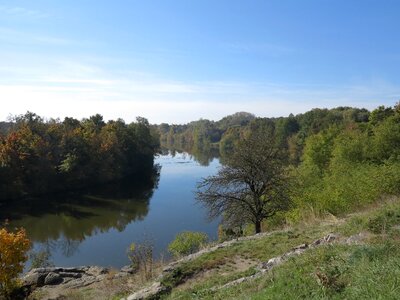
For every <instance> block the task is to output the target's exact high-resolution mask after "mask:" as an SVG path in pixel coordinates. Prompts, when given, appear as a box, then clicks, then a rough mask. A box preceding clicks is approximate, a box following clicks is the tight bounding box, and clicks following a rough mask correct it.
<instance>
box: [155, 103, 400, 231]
mask: <svg viewBox="0 0 400 300" xmlns="http://www.w3.org/2000/svg"><path fill="white" fill-rule="evenodd" d="M227 119H229V120H234V122H232V123H230V124H229V125H227V126H226V127H225V128H224V127H223V126H221V123H224V122H221V121H222V120H227ZM222 120H221V121H217V122H212V121H208V120H200V121H198V122H192V123H189V124H187V125H168V126H169V127H168V126H167V125H165V124H161V125H159V126H158V130H159V133H160V135H161V139H162V140H161V142H162V143H163V142H165V139H166V142H167V143H169V142H171V141H173V142H174V144H175V145H176V141H179V142H182V141H185V142H187V141H189V143H188V144H186V145H185V146H186V147H187V148H189V149H190V147H194V148H196V147H198V145H202V147H203V148H204V149H207V148H208V147H210V146H211V147H214V148H219V151H220V153H221V159H222V162H223V166H222V167H221V169H220V170H219V172H218V173H217V174H216V175H215V176H211V177H208V178H205V179H203V180H202V181H201V182H200V183H199V186H198V191H197V198H198V200H199V201H200V202H201V203H202V204H204V205H205V206H206V207H207V208H208V210H209V213H210V217H216V216H219V215H222V216H223V219H224V223H225V225H226V226H228V227H234V226H238V225H239V226H242V225H244V224H246V223H252V224H254V227H255V231H256V232H260V231H261V227H262V223H264V224H267V223H269V224H270V225H271V224H272V223H274V222H278V223H279V222H296V221H299V220H301V219H304V218H307V217H309V216H310V215H311V214H314V215H315V214H316V215H321V214H325V213H331V214H335V215H337V214H341V213H346V212H349V211H352V210H356V209H358V208H359V207H360V206H363V205H368V204H370V203H373V202H374V201H377V200H379V199H381V198H382V197H387V196H390V195H398V194H399V193H400V150H399V149H400V103H398V104H396V105H395V106H393V107H384V106H380V107H378V108H376V109H375V110H373V111H368V110H366V109H358V108H350V107H339V108H334V109H313V110H311V111H309V112H306V113H304V114H299V115H296V116H294V115H289V116H288V117H282V118H255V117H254V116H251V115H249V114H243V113H240V114H235V115H233V116H230V117H228V118H224V119H222ZM167 128H169V130H168V131H166V130H165V129H167ZM199 132H201V133H202V135H199V134H198V133H199ZM199 136H201V138H200V139H199V138H198V137H199ZM163 139H164V140H163ZM196 145H197V146H196ZM189 151H190V150H189ZM266 220H267V221H266ZM265 226H267V225H265Z"/></svg>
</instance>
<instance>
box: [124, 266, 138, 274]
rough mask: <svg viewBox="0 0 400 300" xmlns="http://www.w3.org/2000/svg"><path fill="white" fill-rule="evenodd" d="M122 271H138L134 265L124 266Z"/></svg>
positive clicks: (129, 272)
mask: <svg viewBox="0 0 400 300" xmlns="http://www.w3.org/2000/svg"><path fill="white" fill-rule="evenodd" d="M121 272H122V273H128V274H134V273H135V272H136V268H134V267H132V266H124V267H122V268H121Z"/></svg>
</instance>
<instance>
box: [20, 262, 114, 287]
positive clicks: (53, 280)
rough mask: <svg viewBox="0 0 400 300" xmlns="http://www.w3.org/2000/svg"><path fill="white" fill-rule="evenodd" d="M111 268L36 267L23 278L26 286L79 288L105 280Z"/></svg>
mask: <svg viewBox="0 0 400 300" xmlns="http://www.w3.org/2000/svg"><path fill="white" fill-rule="evenodd" d="M108 273H109V270H108V269H107V268H102V267H95V266H90V267H88V266H87V267H76V268H36V269H32V270H31V271H29V272H28V273H27V274H25V276H24V277H23V278H22V283H23V285H24V286H29V287H32V288H38V287H43V286H54V285H61V284H62V285H63V286H65V287H67V288H79V287H84V286H87V285H90V284H92V283H95V282H99V281H101V280H104V279H105V277H106V276H107V274H108Z"/></svg>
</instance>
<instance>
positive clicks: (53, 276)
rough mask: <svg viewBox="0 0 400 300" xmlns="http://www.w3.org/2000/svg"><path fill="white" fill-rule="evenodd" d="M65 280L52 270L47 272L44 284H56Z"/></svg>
mask: <svg viewBox="0 0 400 300" xmlns="http://www.w3.org/2000/svg"><path fill="white" fill-rule="evenodd" d="M62 282H63V278H62V277H61V276H60V275H59V274H57V273H55V272H50V273H49V274H47V276H46V278H45V279H44V285H56V284H60V283H62Z"/></svg>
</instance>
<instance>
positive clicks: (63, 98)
mask: <svg viewBox="0 0 400 300" xmlns="http://www.w3.org/2000/svg"><path fill="white" fill-rule="evenodd" d="M399 98H400V87H398V86H395V85H392V84H390V83H387V82H385V81H382V80H370V81H365V82H357V83H354V82H353V83H351V84H349V85H343V86H328V85H325V86H324V85H302V84H297V85H294V84H276V83H268V82H233V81H184V80H170V79H166V78H162V77H159V76H156V75H151V74H146V76H143V74H142V73H141V72H139V71H137V72H136V71H135V70H130V71H127V72H122V71H119V72H117V71H110V70H106V69H103V68H102V67H100V66H99V65H92V64H87V63H83V62H81V61H74V60H54V61H47V65H46V67H42V68H35V66H31V67H30V68H28V67H25V68H24V67H20V68H15V69H12V66H11V65H10V66H8V67H7V66H3V67H1V68H0V102H1V105H2V110H1V112H0V120H1V119H5V118H6V117H7V115H8V114H10V113H11V114H21V113H24V112H26V111H27V110H31V111H34V112H36V113H38V114H40V115H43V116H45V117H60V118H63V117H65V116H74V117H77V118H82V117H87V116H89V115H92V114H95V113H101V114H103V115H104V116H105V118H107V119H115V118H118V117H122V118H124V119H125V120H126V121H132V120H133V119H134V118H135V117H136V116H137V115H141V116H144V117H146V118H148V119H149V120H150V121H151V122H154V123H160V122H169V123H171V122H174V123H184V122H189V121H191V120H196V119H199V118H209V119H214V120H216V119H220V118H222V117H223V116H225V115H227V114H231V113H234V112H236V111H249V112H252V113H255V114H256V115H258V116H268V117H273V116H275V117H277V116H284V115H288V114H289V113H295V114H296V113H301V112H304V111H307V110H309V109H311V108H314V107H328V108H329V107H336V106H356V107H366V108H368V109H373V108H375V107H376V106H378V105H381V104H384V105H393V104H394V102H395V101H397V99H399Z"/></svg>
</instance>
